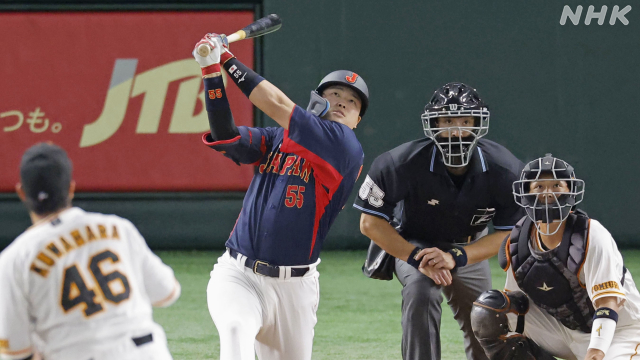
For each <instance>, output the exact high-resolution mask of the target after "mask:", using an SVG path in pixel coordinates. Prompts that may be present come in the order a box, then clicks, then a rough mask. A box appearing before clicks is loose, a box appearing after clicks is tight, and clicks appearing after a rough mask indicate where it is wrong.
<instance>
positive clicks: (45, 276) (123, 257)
mask: <svg viewBox="0 0 640 360" xmlns="http://www.w3.org/2000/svg"><path fill="white" fill-rule="evenodd" d="M71 167H72V166H71V161H70V160H69V158H68V157H67V155H66V153H65V151H64V150H62V149H61V148H59V147H58V146H55V145H51V144H46V143H41V144H37V145H35V146H33V147H31V148H30V149H28V150H27V151H26V152H25V154H24V156H23V158H22V163H21V165H20V183H19V184H18V185H17V187H16V189H17V192H18V195H19V196H20V198H21V199H22V201H23V202H24V204H25V205H26V207H27V209H28V210H29V214H30V215H31V219H32V221H33V226H31V227H30V228H28V229H27V230H26V231H25V232H24V233H23V234H21V235H20V236H19V237H18V238H16V239H15V240H14V241H13V242H12V243H11V244H10V245H9V246H8V247H7V248H6V249H5V250H4V251H2V253H1V254H0V289H2V290H1V291H0V357H2V358H4V359H30V358H31V356H32V354H34V353H35V352H36V351H37V352H38V353H40V354H42V356H43V357H44V359H46V360H73V359H78V360H88V359H93V360H122V359H131V360H133V359H149V360H151V359H154V360H158V359H161V360H163V359H167V360H169V359H171V354H170V353H169V350H168V348H167V342H166V337H165V333H164V331H163V330H162V328H161V327H160V326H159V325H158V324H156V323H155V322H154V321H153V318H152V314H151V313H152V309H151V306H152V305H153V306H169V305H171V304H172V303H173V302H175V301H176V299H177V298H178V297H179V296H180V285H179V284H178V282H177V281H176V279H175V277H174V275H173V270H171V268H170V267H168V266H167V265H165V264H163V263H162V261H161V260H160V258H158V257H157V256H156V255H154V254H153V253H152V252H151V250H149V248H148V247H147V244H146V243H145V241H144V239H143V238H142V236H141V235H140V233H139V232H138V230H137V229H136V228H135V226H133V224H131V222H129V221H128V220H126V219H123V218H120V217H118V216H115V215H103V214H98V213H89V212H85V211H83V210H82V209H80V208H77V207H71V205H70V204H71V199H72V198H73V193H74V189H75V183H74V182H73V181H72V180H71V170H72V169H71Z"/></svg>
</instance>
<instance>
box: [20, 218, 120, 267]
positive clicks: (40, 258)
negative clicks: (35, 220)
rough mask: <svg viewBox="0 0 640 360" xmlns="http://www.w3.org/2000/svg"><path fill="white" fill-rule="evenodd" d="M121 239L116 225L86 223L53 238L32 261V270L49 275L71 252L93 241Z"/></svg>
mask: <svg viewBox="0 0 640 360" xmlns="http://www.w3.org/2000/svg"><path fill="white" fill-rule="evenodd" d="M103 240H120V234H119V233H118V228H117V227H116V225H112V226H106V225H102V224H97V225H95V226H94V225H86V226H85V227H84V228H76V229H73V230H72V231H70V232H69V234H68V235H60V236H58V239H52V240H51V241H50V242H48V243H46V245H45V246H44V247H43V248H42V249H41V250H40V252H38V255H37V256H36V258H35V259H34V260H33V263H31V267H30V269H31V271H33V272H35V273H36V274H38V275H40V276H42V277H45V278H46V277H47V276H48V275H49V269H50V268H51V267H53V266H54V265H55V264H56V260H57V259H61V258H63V257H64V256H66V255H67V254H69V253H70V252H72V251H74V250H76V249H78V248H80V247H82V246H84V245H85V244H87V243H89V242H92V241H103Z"/></svg>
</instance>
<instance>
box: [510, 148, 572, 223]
mask: <svg viewBox="0 0 640 360" xmlns="http://www.w3.org/2000/svg"><path fill="white" fill-rule="evenodd" d="M533 182H536V184H539V183H544V182H549V183H550V184H555V185H554V186H553V189H552V190H551V191H550V190H549V189H544V191H542V192H540V191H536V189H531V184H532V183H533ZM562 182H564V184H566V189H568V191H565V189H563V188H562V186H561V185H564V184H563V183H562ZM556 188H558V191H555V190H556ZM513 196H514V198H515V201H516V203H517V204H518V205H520V206H522V207H523V208H524V209H525V211H526V212H527V216H529V218H530V219H531V220H532V221H533V223H534V224H535V226H536V228H537V229H538V231H539V232H540V233H541V234H543V235H553V234H555V233H556V232H558V230H559V229H560V224H561V223H562V222H563V221H565V220H566V219H567V216H569V213H570V212H571V211H572V210H573V208H574V207H575V206H576V205H578V204H579V203H580V202H582V199H583V197H584V181H583V180H580V179H576V175H575V172H574V171H573V167H572V166H571V165H569V164H568V163H567V162H566V161H563V160H560V159H558V158H555V157H553V156H552V155H551V154H546V155H545V156H544V157H542V158H538V159H536V160H533V161H531V162H530V163H528V164H527V165H525V167H524V169H523V170H522V174H521V175H520V180H518V181H515V182H514V183H513ZM540 223H545V224H551V223H557V224H558V225H557V226H555V230H552V229H553V228H554V227H552V226H547V227H546V231H543V230H542V229H541V226H540Z"/></svg>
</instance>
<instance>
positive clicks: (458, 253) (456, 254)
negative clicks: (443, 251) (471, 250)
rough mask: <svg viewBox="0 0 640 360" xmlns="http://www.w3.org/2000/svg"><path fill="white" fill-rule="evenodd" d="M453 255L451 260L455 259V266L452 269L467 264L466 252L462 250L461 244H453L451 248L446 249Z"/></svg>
mask: <svg viewBox="0 0 640 360" xmlns="http://www.w3.org/2000/svg"><path fill="white" fill-rule="evenodd" d="M447 252H448V253H449V254H451V256H452V257H453V261H455V263H456V266H455V267H454V269H457V268H461V267H463V266H466V265H467V261H468V258H467V252H466V251H465V250H464V248H463V247H462V246H454V248H453V249H451V250H449V251H447Z"/></svg>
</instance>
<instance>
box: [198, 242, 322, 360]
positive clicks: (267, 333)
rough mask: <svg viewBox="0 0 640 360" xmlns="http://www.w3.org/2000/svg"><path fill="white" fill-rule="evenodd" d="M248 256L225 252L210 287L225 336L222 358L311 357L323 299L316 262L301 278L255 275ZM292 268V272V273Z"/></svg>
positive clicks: (212, 307) (213, 314)
mask: <svg viewBox="0 0 640 360" xmlns="http://www.w3.org/2000/svg"><path fill="white" fill-rule="evenodd" d="M245 259H246V258H245V257H244V256H242V255H238V258H237V259H234V258H232V257H231V256H230V255H229V252H228V251H227V252H225V253H224V255H222V256H221V257H220V258H218V263H217V264H216V265H215V266H214V268H213V271H212V272H211V279H210V280H209V286H208V287H207V302H208V305H209V313H210V314H211V318H212V319H213V322H214V323H215V325H216V328H217V329H218V334H219V336H220V360H255V355H256V354H257V355H258V359H260V360H310V359H311V351H312V345H313V334H314V332H313V328H314V326H315V325H316V322H317V318H316V311H317V310H318V302H319V301H320V287H319V283H318V277H319V273H318V271H317V270H316V266H317V265H318V264H319V263H320V260H318V261H317V262H316V263H315V264H312V265H310V269H309V271H308V272H307V273H306V274H305V275H304V276H301V277H290V275H291V270H290V269H291V267H287V266H282V267H280V278H271V277H266V276H263V275H260V274H255V273H254V272H253V271H252V270H251V269H249V268H247V267H245V266H244V260H245ZM287 270H288V271H287Z"/></svg>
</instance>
